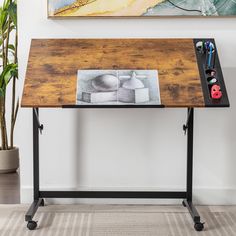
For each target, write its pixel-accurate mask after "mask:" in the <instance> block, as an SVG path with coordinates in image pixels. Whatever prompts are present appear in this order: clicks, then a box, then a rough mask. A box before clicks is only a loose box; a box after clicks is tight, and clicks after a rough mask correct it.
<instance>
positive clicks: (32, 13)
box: [16, 0, 236, 204]
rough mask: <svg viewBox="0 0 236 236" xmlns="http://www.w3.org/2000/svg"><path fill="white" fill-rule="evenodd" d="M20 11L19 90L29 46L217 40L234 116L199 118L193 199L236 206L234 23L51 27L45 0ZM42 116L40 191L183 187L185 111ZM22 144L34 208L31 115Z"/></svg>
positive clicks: (19, 138)
mask: <svg viewBox="0 0 236 236" xmlns="http://www.w3.org/2000/svg"><path fill="white" fill-rule="evenodd" d="M18 5H19V6H18V18H19V20H18V21H19V64H20V84H21V86H20V87H21V88H22V86H23V80H24V75H25V70H26V65H27V57H28V52H29V46H30V40H31V38H79V37H81V38H117V37H122V38H126V37H148V38H149V37H214V38H215V39H216V41H217V45H218V50H219V53H220V58H221V62H222V66H223V68H224V73H225V79H226V84H227V87H228V92H229V98H230V101H231V108H230V109H198V110H196V113H195V114H196V116H195V118H196V119H195V122H196V123H195V135H194V137H195V141H194V186H195V191H194V196H195V199H196V201H197V202H198V203H203V204H216V203H218V204H232V203H236V171H235V166H236V156H235V155H234V153H235V151H236V149H235V147H236V134H235V131H236V126H235V117H236V109H235V106H234V105H235V98H236V95H235V92H236V88H235V87H234V86H236V82H235V81H234V77H235V76H234V74H233V72H234V73H235V72H236V70H234V67H235V65H236V60H235V55H236V31H235V30H236V18H235V19H233V18H228V19H216V18H215V19H205V18H201V19H196V18H195V19H193V18H192V19H188V18H180V19H176V18H173V19H171V18H169V19H168V18H162V19H161V18H159V19H73V20H72V19H70V20H68V19H67V20H52V19H47V11H46V5H47V4H46V0H44V1H42V0H34V1H32V0H24V1H18ZM230 68H231V69H230ZM40 116H41V117H40V120H41V122H43V123H44V126H45V130H44V132H43V135H42V136H41V139H40V164H41V168H40V173H41V186H42V189H73V188H76V187H77V188H80V189H101V190H104V189H125V190H126V189H131V190H133V189H138V190H140V189H146V190H148V189H150V190H153V189H155V190H156V189H159V188H160V189H184V187H185V181H186V180H185V172H186V168H185V166H186V137H185V136H184V135H183V132H182V130H181V129H182V124H183V122H185V120H186V111H185V110H182V109H156V110H151V109H150V110H148V109H147V110H146V109H145V110H135V109H133V110H80V111H78V110H62V109H54V110H48V109H42V111H40ZM16 144H17V145H18V146H20V151H21V163H20V164H21V193H22V195H21V197H22V202H30V201H31V198H32V195H31V191H32V111H31V110H30V109H21V110H20V114H19V120H18V123H17V134H16ZM60 202H61V201H60ZM97 202H107V200H100V201H98V200H97ZM113 202H121V201H118V200H116V201H113ZM123 202H132V201H128V200H127V201H126V200H124V201H123ZM135 202H142V203H144V202H145V203H146V202H147V203H148V202H151V201H135ZM152 202H153V201H152ZM157 202H160V201H157ZM168 202H170V201H168ZM172 202H173V201H172ZM175 202H176V201H175ZM177 202H179V201H177Z"/></svg>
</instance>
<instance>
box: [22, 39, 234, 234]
mask: <svg viewBox="0 0 236 236" xmlns="http://www.w3.org/2000/svg"><path fill="white" fill-rule="evenodd" d="M199 41H203V42H204V45H205V42H207V43H212V44H213V45H214V66H210V67H214V68H212V69H214V71H215V73H216V75H217V80H218V85H220V87H221V91H222V97H221V99H217V100H214V99H212V98H211V91H210V90H209V83H208V82H207V77H208V75H207V74H206V57H207V56H208V54H209V52H208V49H207V51H206V52H205V53H202V52H201V53H200V52H199V48H196V44H197V43H198V42H199ZM79 69H145V70H146V69H152V70H153V69H156V70H158V72H159V83H160V95H161V102H162V104H161V105H142V104H138V105H130V104H129V105H102V104H100V105H90V106H86V105H76V81H77V71H78V70H79ZM21 106H22V107H30V108H33V109H32V110H33V145H34V147H33V171H34V202H33V203H32V205H31V206H30V208H29V210H28V212H27V213H26V216H25V220H26V221H27V222H28V224H27V226H28V228H29V229H35V228H36V227H37V223H36V222H35V221H33V217H34V214H35V212H36V211H37V209H38V207H39V206H40V205H44V198H180V199H184V200H183V205H184V206H186V207H187V208H188V210H189V212H190V214H191V216H192V218H193V221H194V227H195V229H196V230H197V231H201V230H202V229H203V227H204V225H203V223H202V222H201V220H200V216H199V214H198V212H197V210H196V208H195V207H194V205H193V203H192V176H193V122H194V108H195V107H228V106H229V101H228V96H227V91H226V88H225V84H224V79H223V75H222V71H221V66H220V62H219V58H218V53H217V48H216V46H215V42H214V40H213V39H33V40H32V43H31V48H30V54H29V61H28V67H27V73H26V78H25V85H24V91H23V97H22V102H21ZM44 107H49V108H78V109H82V108H106V109H108V108H124V109H125V108H174V107H176V108H178V107H179V108H183V107H185V108H187V121H186V124H184V125H183V130H184V131H185V132H186V134H187V183H186V191H181V192H172V191H165V192H156V191H155V192H150V191H149V192H148V191H145V192H143V191H141V192H140V191H139V192H135V191H110V192H107V191H41V190H40V184H39V132H42V130H43V125H41V123H40V121H39V108H44Z"/></svg>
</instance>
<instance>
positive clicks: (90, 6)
mask: <svg viewBox="0 0 236 236" xmlns="http://www.w3.org/2000/svg"><path fill="white" fill-rule="evenodd" d="M47 1H48V16H49V17H104V16H105V17H150V16H151V17H155V16H214V17H217V16H236V1H235V0H47Z"/></svg>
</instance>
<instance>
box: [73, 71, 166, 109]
mask: <svg viewBox="0 0 236 236" xmlns="http://www.w3.org/2000/svg"><path fill="white" fill-rule="evenodd" d="M76 104H77V105H94V104H97V105H100V104H103V105H104V104H105V105H126V104H132V105H138V104H142V105H160V104H161V99H160V89H159V80H158V72H157V70H79V71H78V79H77V102H76Z"/></svg>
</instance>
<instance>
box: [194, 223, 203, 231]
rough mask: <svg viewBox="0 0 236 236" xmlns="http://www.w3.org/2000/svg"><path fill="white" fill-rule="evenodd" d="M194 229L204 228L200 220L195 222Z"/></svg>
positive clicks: (200, 229)
mask: <svg viewBox="0 0 236 236" xmlns="http://www.w3.org/2000/svg"><path fill="white" fill-rule="evenodd" d="M194 229H195V230H196V231H202V230H203V229H204V223H201V222H198V223H195V225H194Z"/></svg>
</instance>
